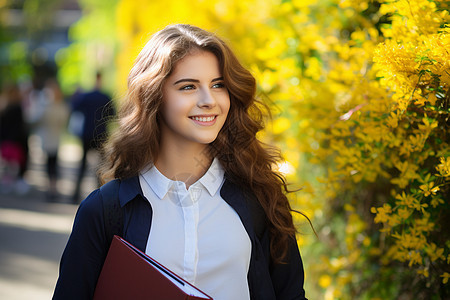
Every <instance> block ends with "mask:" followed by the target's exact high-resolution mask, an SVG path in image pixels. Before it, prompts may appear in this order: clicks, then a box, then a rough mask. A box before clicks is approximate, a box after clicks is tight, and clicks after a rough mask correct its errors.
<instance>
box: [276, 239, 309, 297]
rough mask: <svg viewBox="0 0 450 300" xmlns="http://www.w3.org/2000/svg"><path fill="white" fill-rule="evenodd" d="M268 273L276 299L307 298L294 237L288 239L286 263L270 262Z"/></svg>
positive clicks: (301, 264) (300, 259) (301, 263)
mask: <svg viewBox="0 0 450 300" xmlns="http://www.w3.org/2000/svg"><path fill="white" fill-rule="evenodd" d="M270 273H271V277H272V283H273V288H274V290H275V294H276V298H277V299H292V300H294V299H295V300H307V298H306V297H305V290H304V288H303V284H304V271H303V262H302V258H301V256H300V252H299V250H298V245H297V241H296V239H295V238H294V237H293V238H291V239H289V251H288V254H287V259H286V263H280V264H276V263H272V266H271V270H270Z"/></svg>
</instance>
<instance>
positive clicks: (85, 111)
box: [70, 72, 114, 203]
mask: <svg viewBox="0 0 450 300" xmlns="http://www.w3.org/2000/svg"><path fill="white" fill-rule="evenodd" d="M101 88H102V74H101V73H100V72H98V73H97V74H96V81H95V88H94V90H93V91H91V92H87V93H80V94H79V95H77V96H76V97H74V99H73V101H72V113H71V114H72V115H71V121H70V122H71V123H76V124H71V125H70V127H75V128H76V129H72V130H71V131H72V132H73V133H74V134H75V135H77V136H78V137H79V138H80V140H81V143H82V148H83V152H82V153H83V154H82V158H81V161H80V164H79V168H78V176H77V180H76V184H75V191H74V193H73V197H72V201H73V203H78V202H79V201H80V194H81V183H82V181H83V177H84V175H85V172H86V165H87V155H88V153H89V152H90V151H91V150H94V151H98V150H99V149H100V145H101V143H102V142H103V141H104V140H105V139H106V134H107V126H106V125H107V120H108V119H109V118H110V117H111V116H112V115H113V114H114V109H113V105H112V103H111V98H110V97H109V96H108V95H106V94H105V93H103V92H102V91H101Z"/></svg>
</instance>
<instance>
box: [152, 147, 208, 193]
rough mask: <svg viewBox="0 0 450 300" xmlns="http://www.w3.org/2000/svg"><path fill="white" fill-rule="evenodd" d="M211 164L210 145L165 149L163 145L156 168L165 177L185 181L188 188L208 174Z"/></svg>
mask: <svg viewBox="0 0 450 300" xmlns="http://www.w3.org/2000/svg"><path fill="white" fill-rule="evenodd" d="M211 162H212V158H211V157H210V155H209V151H208V145H202V144H192V145H189V147H186V145H184V147H173V146H172V147H164V144H162V145H161V148H160V151H159V154H158V158H157V160H156V161H155V166H156V168H157V169H158V170H159V171H160V172H161V173H162V174H164V176H166V177H167V178H169V179H172V180H177V181H183V182H184V183H185V184H186V187H187V188H188V187H189V186H190V185H192V184H193V183H195V182H196V181H197V180H199V179H200V178H201V177H202V176H203V175H204V174H205V173H206V171H207V170H208V169H209V167H210V165H211Z"/></svg>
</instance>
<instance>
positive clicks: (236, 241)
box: [139, 159, 251, 300]
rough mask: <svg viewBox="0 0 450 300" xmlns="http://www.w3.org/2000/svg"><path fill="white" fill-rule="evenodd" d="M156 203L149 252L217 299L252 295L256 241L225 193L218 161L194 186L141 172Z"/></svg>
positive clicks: (148, 195)
mask: <svg viewBox="0 0 450 300" xmlns="http://www.w3.org/2000/svg"><path fill="white" fill-rule="evenodd" d="M139 181H140V184H141V187H142V191H143V193H144V196H145V197H146V198H147V199H148V201H149V202H150V204H151V206H152V210H153V216H152V225H151V229H150V233H149V238H148V241H147V248H146V250H145V252H146V253H147V254H148V255H149V256H151V257H153V258H154V259H156V260H157V261H159V262H160V263H162V264H163V265H165V266H166V267H168V268H169V269H171V270H172V271H174V272H175V273H176V274H177V275H179V276H180V277H183V278H184V279H186V280H187V281H188V282H190V283H191V284H193V285H195V286H196V287H198V288H199V289H201V290H202V291H204V292H205V293H207V294H208V295H210V296H211V297H213V298H214V299H215V300H225V299H230V300H234V299H250V295H249V289H248V283H247V273H248V269H249V264H250V255H251V241H250V238H249V236H248V234H247V232H246V230H245V228H244V226H243V224H242V222H241V220H240V218H239V216H238V214H237V213H236V212H235V211H234V209H233V208H232V207H231V206H229V205H228V204H227V203H226V202H225V200H223V198H222V197H221V196H220V188H221V187H222V185H223V182H224V170H223V168H222V166H221V165H220V163H219V161H218V160H217V159H214V160H213V162H212V164H211V166H210V167H209V169H208V171H207V172H206V173H205V175H203V177H202V178H200V179H199V180H198V181H197V182H195V183H194V184H192V185H191V186H190V187H189V189H186V185H185V184H184V182H181V181H173V180H170V179H169V178H167V177H165V176H164V175H163V174H161V173H160V172H159V170H158V169H157V168H156V167H155V166H153V167H152V168H150V169H149V170H148V171H146V172H144V173H142V174H141V175H140V176H139Z"/></svg>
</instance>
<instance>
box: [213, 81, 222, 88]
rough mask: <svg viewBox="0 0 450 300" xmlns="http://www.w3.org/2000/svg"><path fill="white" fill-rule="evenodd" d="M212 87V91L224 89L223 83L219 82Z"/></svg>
mask: <svg viewBox="0 0 450 300" xmlns="http://www.w3.org/2000/svg"><path fill="white" fill-rule="evenodd" d="M212 87H213V89H220V88H224V87H225V83H223V82H219V83H216V84H214V85H213V86H212Z"/></svg>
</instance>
